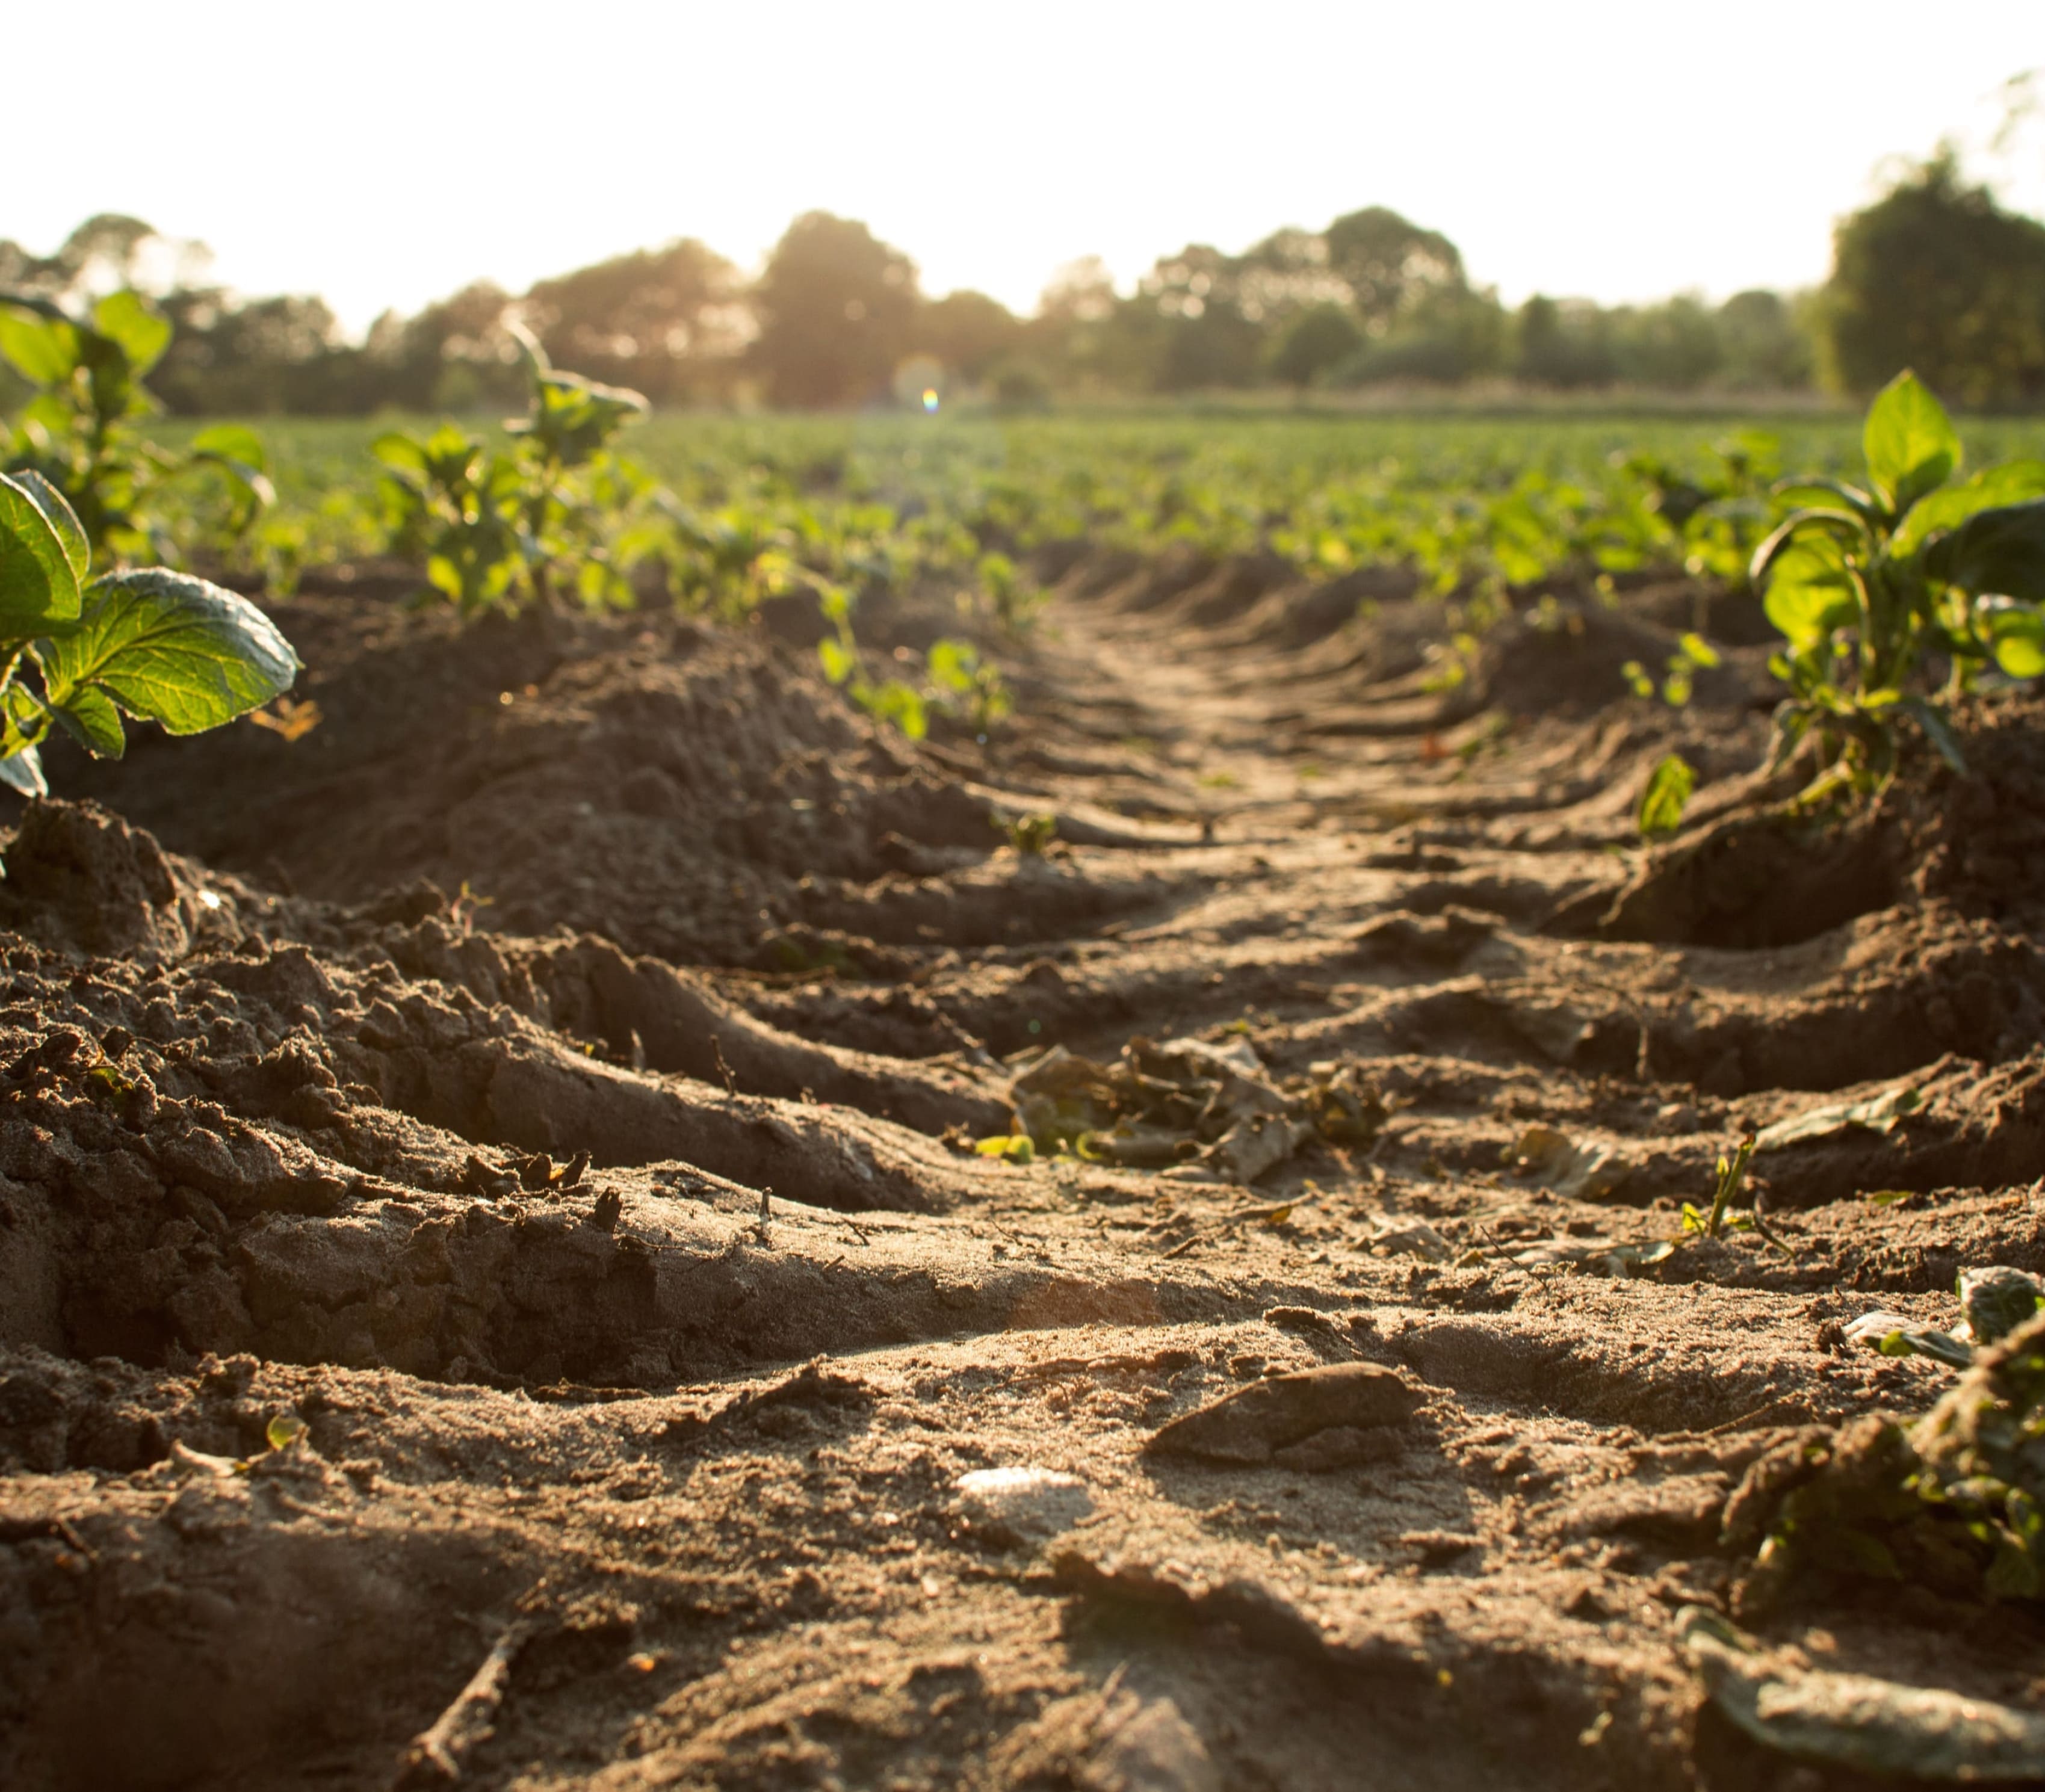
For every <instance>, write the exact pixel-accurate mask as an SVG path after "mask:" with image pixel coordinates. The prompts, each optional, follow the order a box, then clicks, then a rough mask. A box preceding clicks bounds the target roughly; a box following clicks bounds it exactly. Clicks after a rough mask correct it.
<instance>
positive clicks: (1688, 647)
mask: <svg viewBox="0 0 2045 1792" xmlns="http://www.w3.org/2000/svg"><path fill="white" fill-rule="evenodd" d="M1677 645H1679V646H1680V647H1681V648H1682V650H1683V656H1684V658H1685V659H1686V660H1689V662H1690V663H1691V664H1692V665H1693V666H1707V667H1709V666H1716V665H1717V664H1718V663H1719V652H1718V649H1717V648H1715V647H1713V646H1712V644H1711V643H1710V642H1709V641H1708V640H1705V639H1704V636H1702V635H1700V634H1696V633H1690V634H1686V635H1685V636H1683V638H1682V640H1681V641H1680V642H1679V643H1677Z"/></svg>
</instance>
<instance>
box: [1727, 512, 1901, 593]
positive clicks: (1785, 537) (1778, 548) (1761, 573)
mask: <svg viewBox="0 0 2045 1792" xmlns="http://www.w3.org/2000/svg"><path fill="white" fill-rule="evenodd" d="M1814 539H1815V540H1831V539H1837V540H1844V541H1851V542H1854V543H1855V544H1869V543H1870V536H1869V535H1868V532H1867V525H1866V523H1865V522H1863V521H1862V520H1861V518H1859V517H1857V516H1855V515H1854V513H1853V512H1852V511H1851V510H1799V511H1797V512H1796V513H1794V514H1793V515H1792V516H1789V517H1785V518H1784V519H1783V521H1781V524H1779V525H1777V528H1776V529H1775V530H1774V531H1773V533H1771V534H1770V536H1768V537H1767V538H1766V540H1764V541H1762V544H1761V545H1760V546H1759V547H1758V548H1755V549H1754V558H1753V560H1751V561H1750V562H1749V563H1748V565H1747V577H1748V578H1749V579H1751V580H1752V581H1753V582H1754V583H1755V584H1757V585H1758V584H1759V583H1761V582H1762V579H1765V578H1766V577H1767V576H1768V570H1769V568H1770V567H1772V566H1773V564H1774V563H1775V560H1776V556H1777V555H1779V554H1782V553H1785V552H1788V551H1789V546H1790V544H1791V543H1793V542H1808V541H1810V540H1814Z"/></svg>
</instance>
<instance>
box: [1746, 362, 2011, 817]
mask: <svg viewBox="0 0 2045 1792" xmlns="http://www.w3.org/2000/svg"><path fill="white" fill-rule="evenodd" d="M1862 447H1863V451H1864V452H1865V455H1866V461H1867V483H1866V486H1865V487H1862V486H1854V485H1850V484H1847V483H1844V482H1843V481H1840V480H1837V479H1800V480H1797V481H1795V482H1793V483H1789V484H1788V485H1785V486H1781V487H1780V488H1778V492H1779V495H1780V496H1781V497H1782V498H1784V499H1785V500H1786V501H1788V502H1791V503H1793V504H1795V505H1796V506H1797V509H1795V510H1793V512H1792V513H1791V514H1790V515H1789V517H1788V518H1787V519H1786V520H1785V521H1784V522H1783V523H1782V524H1781V525H1780V526H1779V527H1778V528H1777V529H1775V531H1774V532H1773V533H1772V534H1770V536H1768V538H1767V539H1766V540H1765V541H1763V542H1762V544H1761V546H1760V547H1759V548H1758V549H1757V550H1756V551H1755V553H1754V561H1753V567H1752V571H1753V576H1754V583H1755V584H1756V585H1757V586H1765V588H1766V597H1765V598H1764V602H1765V605H1766V610H1767V612H1768V617H1769V620H1770V621H1771V622H1773V624H1774V625H1775V626H1776V627H1777V629H1780V630H1781V632H1782V634H1783V636H1784V637H1785V641H1786V646H1785V649H1784V650H1783V651H1782V652H1779V653H1777V655H1776V656H1774V658H1773V660H1770V667H1771V668H1772V669H1773V671H1774V672H1775V674H1776V675H1777V677H1778V678H1780V679H1782V680H1783V682H1784V683H1786V684H1787V685H1788V686H1789V690H1790V695H1789V698H1788V699H1787V700H1786V701H1785V702H1784V703H1783V704H1782V705H1781V706H1780V707H1779V708H1778V709H1777V712H1776V719H1775V742H1774V748H1773V752H1772V754H1771V757H1770V763H1771V764H1772V765H1773V766H1780V765H1782V764H1784V763H1787V762H1788V760H1789V758H1790V757H1791V756H1793V754H1794V753H1796V752H1797V751H1798V750H1799V749H1800V748H1803V747H1804V746H1805V745H1807V744H1808V745H1809V746H1811V747H1812V748H1814V749H1815V757H1816V772H1815V775H1813V777H1812V779H1811V781H1810V783H1808V785H1807V786H1806V787H1805V788H1804V791H1803V792H1802V794H1801V795H1800V797H1799V798H1798V799H1797V800H1798V802H1799V803H1800V804H1802V805H1804V806H1811V805H1814V804H1816V803H1818V802H1824V801H1825V800H1827V799H1828V798H1833V797H1835V796H1837V795H1841V794H1847V793H1854V794H1867V793H1871V792H1873V791H1876V790H1880V789H1881V787H1883V786H1885V784H1886V783H1888V782H1889V779H1890V778H1891V777H1892V776H1893V775H1894V772H1895V768H1896V756H1897V730H1898V728H1899V726H1900V725H1901V724H1902V723H1904V722H1905V721H1909V722H1911V723H1913V724H1915V725H1916V727H1917V728H1918V729H1920V731H1921V732H1922V733H1924V736H1925V737H1926V738H1927V739H1928V740H1929V741H1930V742H1931V745H1932V747H1933V748H1934V749H1935V751H1936V752H1938V753H1939V756H1941V757H1942V758H1943V759H1945V760H1946V762H1947V763H1948V764H1949V765H1951V766H1953V767H1954V768H1956V769H1963V762H1962V757H1961V753H1960V748H1959V744H1958V740H1956V739H1955V738H1954V734H1953V732H1952V729H1951V724H1950V721H1949V719H1948V717H1949V712H1950V708H1951V702H1952V701H1953V700H1954V698H1958V696H1960V695H1961V694H1963V693H1965V692H1966V690H1968V689H1970V687H1971V686H1973V684H1974V683H1975V682H1976V680H1977V679H1978V677H1979V675H1981V672H1982V671H1984V670H1985V668H1987V667H1990V666H1993V667H1999V668H2000V669H2001V671H2002V672H2004V673H2005V674H2006V675H2008V676H2010V677H2012V678H2020V679H2028V678H2035V677H2037V676H2038V675H2039V674H2041V673H2045V609H2041V607H2040V606H2041V604H2045V461H2036V460H2024V461H2013V462H2010V463H2006V464H2005V465H2003V466H2000V467H1990V468H1989V469H1987V470H1986V471H1983V472H1981V473H1978V474H1976V475H1974V478H1972V479H1969V480H1967V481H1966V482H1965V483H1958V480H1957V478H1956V475H1958V470H1959V467H1960V463H1961V447H1960V439H1959V436H1958V433H1956V432H1955V431H1954V428H1953V425H1952V422H1951V419H1950V418H1948V417H1947V415H1946V413H1945V410H1944V409H1943V406H1941V405H1940V404H1939V401H1938V400H1937V399H1936V398H1934V397H1933V396H1932V395H1931V392H1930V391H1929V390H1927V389H1926V387H1925V386H1924V385H1923V383H1921V382H1920V381H1919V380H1918V379H1917V377H1916V375H1914V374H1911V373H1908V372H1905V373H1901V374H1899V375H1897V377H1896V378H1895V379H1893V381H1891V382H1890V383H1889V385H1888V386H1885V388H1884V389H1883V390H1882V391H1881V394H1880V396H1878V397H1877V398H1876V399H1875V401H1874V405H1873V406H1872V407H1871V408H1870V410H1869V412H1868V414H1867V421H1866V427H1865V429H1864V431H1863V439H1862ZM1941 661H1942V662H1943V664H1944V667H1945V668H1946V671H1945V677H1944V679H1943V686H1942V688H1941V689H1939V690H1937V691H1935V692H1934V691H1933V690H1931V689H1930V688H1929V683H1930V680H1931V676H1932V672H1933V667H1934V665H1935V663H1938V662H1941Z"/></svg>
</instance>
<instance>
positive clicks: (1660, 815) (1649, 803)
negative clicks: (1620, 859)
mask: <svg viewBox="0 0 2045 1792" xmlns="http://www.w3.org/2000/svg"><path fill="white" fill-rule="evenodd" d="M1696 787H1697V775H1696V772H1695V771H1693V770H1692V769H1691V767H1690V763H1689V760H1687V759H1685V758H1684V757H1683V756H1682V755H1681V754H1680V753H1670V754H1669V755H1667V756H1666V757H1665V758H1664V759H1662V762H1661V763H1660V764H1658V765H1657V766H1656V767H1654V771H1653V773H1652V774H1651V775H1650V776H1649V778H1648V780H1647V788H1646V790H1644V791H1643V792H1642V793H1641V798H1640V813H1639V817H1637V819H1638V821H1639V825H1640V832H1641V833H1642V834H1643V836H1645V837H1646V838H1647V839H1649V840H1657V839H1660V838H1662V837H1663V836H1666V835H1669V834H1673V833H1675V831H1676V830H1677V828H1679V827H1681V825H1682V822H1683V809H1684V807H1685V805H1687V804H1688V803H1689V800H1690V793H1691V792H1692V791H1693V790H1695V789H1696Z"/></svg>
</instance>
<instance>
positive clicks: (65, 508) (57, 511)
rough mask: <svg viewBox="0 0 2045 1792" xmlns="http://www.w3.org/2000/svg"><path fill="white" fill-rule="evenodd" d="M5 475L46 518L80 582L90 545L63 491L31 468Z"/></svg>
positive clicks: (83, 526) (82, 526) (86, 566)
mask: <svg viewBox="0 0 2045 1792" xmlns="http://www.w3.org/2000/svg"><path fill="white" fill-rule="evenodd" d="M7 476H8V478H10V479H12V480H13V482H14V483H15V484H17V486H20V487H21V489H22V490H24V491H25V492H26V493H27V494H29V497H30V498H33V499H34V500H35V504H36V508H37V510H40V511H41V512H42V513H43V514H44V516H45V517H48V519H49V525H50V527H51V528H52V529H55V530H56V537H57V540H58V542H59V543H60V544H61V545H62V547H63V548H64V559H65V560H67V561H68V562H69V563H70V565H71V576H72V577H73V578H75V579H79V580H81V581H83V579H84V577H85V575H86V572H87V569H88V568H89V567H91V564H92V544H91V542H90V541H88V540H87V539H86V535H85V525H84V524H83V523H82V522H80V521H79V520H78V513H77V512H76V511H75V510H73V509H71V506H70V505H69V504H68V503H67V502H65V499H64V494H63V493H62V492H60V491H59V490H57V488H56V486H53V485H52V484H51V483H50V482H49V481H48V479H44V477H43V475H41V474H40V473H38V472H37V471H35V470H34V469H33V467H29V468H26V469H25V470H24V471H21V472H19V473H10V474H9V475H7Z"/></svg>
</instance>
